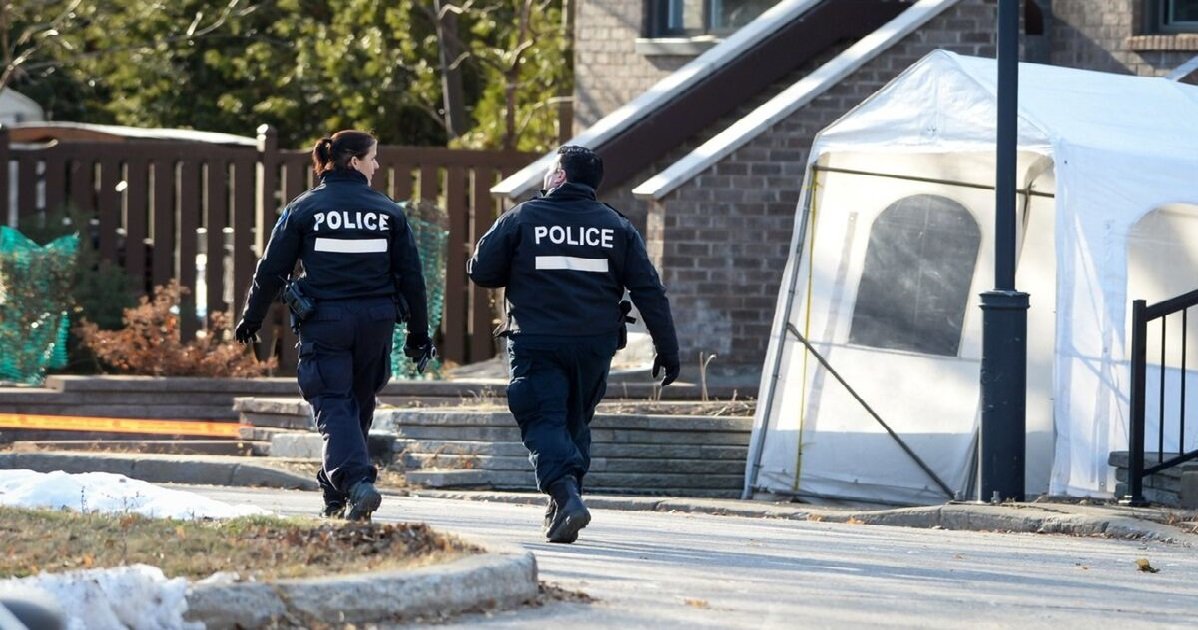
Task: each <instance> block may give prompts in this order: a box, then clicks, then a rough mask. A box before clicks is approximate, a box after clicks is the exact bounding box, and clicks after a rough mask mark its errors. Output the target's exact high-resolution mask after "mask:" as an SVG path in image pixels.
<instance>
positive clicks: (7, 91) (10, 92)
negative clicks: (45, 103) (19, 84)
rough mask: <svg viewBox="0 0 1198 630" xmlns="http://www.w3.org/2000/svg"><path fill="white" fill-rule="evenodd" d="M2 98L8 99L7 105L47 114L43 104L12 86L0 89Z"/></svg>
mask: <svg viewBox="0 0 1198 630" xmlns="http://www.w3.org/2000/svg"><path fill="white" fill-rule="evenodd" d="M0 100H4V101H8V102H9V103H7V104H6V105H12V106H16V107H17V108H20V109H22V110H25V111H34V112H37V113H38V114H39V115H44V114H45V111H44V110H43V109H42V106H41V105H38V104H37V101H35V100H33V99H31V98H29V97H28V96H25V95H24V94H21V93H20V92H18V91H16V90H14V89H12V88H4V89H0Z"/></svg>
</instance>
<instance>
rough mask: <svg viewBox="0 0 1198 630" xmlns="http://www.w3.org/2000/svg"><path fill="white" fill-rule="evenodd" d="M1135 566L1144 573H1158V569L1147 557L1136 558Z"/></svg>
mask: <svg viewBox="0 0 1198 630" xmlns="http://www.w3.org/2000/svg"><path fill="white" fill-rule="evenodd" d="M1136 568H1137V569H1139V570H1140V571H1143V572H1144V573H1159V572H1160V569H1158V568H1156V567H1154V566H1152V565H1151V564H1150V563H1149V562H1148V558H1136Z"/></svg>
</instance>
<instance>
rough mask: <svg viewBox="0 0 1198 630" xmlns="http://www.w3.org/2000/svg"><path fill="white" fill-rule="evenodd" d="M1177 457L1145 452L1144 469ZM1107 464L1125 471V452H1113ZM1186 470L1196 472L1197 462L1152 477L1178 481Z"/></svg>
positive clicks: (1128, 463) (1175, 455) (1193, 461)
mask: <svg viewBox="0 0 1198 630" xmlns="http://www.w3.org/2000/svg"><path fill="white" fill-rule="evenodd" d="M1177 455H1178V454H1177V453H1168V452H1166V453H1163V454H1161V455H1158V454H1157V452H1156V451H1151V452H1147V453H1144V466H1145V467H1146V468H1148V467H1152V466H1155V465H1156V464H1157V463H1158V462H1161V461H1167V460H1170V459H1173V458H1174V457H1177ZM1107 463H1108V464H1110V465H1111V466H1114V467H1115V468H1116V469H1126V468H1128V466H1130V457H1129V456H1128V454H1127V451H1115V452H1113V453H1111V454H1110V456H1108V457H1107ZM1187 470H1198V460H1190V461H1188V462H1183V463H1181V464H1178V465H1177V466H1174V467H1172V468H1166V469H1164V470H1162V471H1160V472H1158V473H1155V475H1153V476H1160V477H1171V478H1174V479H1180V478H1181V475H1182V473H1183V472H1184V471H1187Z"/></svg>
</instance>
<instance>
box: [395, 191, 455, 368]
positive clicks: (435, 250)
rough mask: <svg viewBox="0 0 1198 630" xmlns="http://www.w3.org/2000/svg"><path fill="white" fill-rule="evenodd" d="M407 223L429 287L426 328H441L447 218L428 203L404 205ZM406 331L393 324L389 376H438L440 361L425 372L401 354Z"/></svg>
mask: <svg viewBox="0 0 1198 630" xmlns="http://www.w3.org/2000/svg"><path fill="white" fill-rule="evenodd" d="M404 211H405V212H406V213H407V216H408V225H409V226H411V228H412V234H413V236H415V237H416V247H417V249H419V250H420V265H421V267H423V271H424V285H425V287H426V288H427V290H428V329H429V330H430V331H435V330H437V329H438V328H440V327H441V315H442V312H443V311H444V308H445V266H446V259H447V258H448V254H449V252H448V243H449V229H448V223H449V219H448V216H447V215H446V213H445V211H444V210H442V209H441V208H439V207H437V206H436V205H434V204H432V203H428V202H424V201H422V202H420V203H417V204H404ZM407 338H408V330H407V328H406V327H404V326H402V325H400V326H396V327H395V337H394V339H393V340H392V342H393V343H392V347H391V348H392V349H391V375H392V376H394V377H395V378H399V379H427V378H440V377H441V360H440V359H434V360H433V361H430V362H429V364H428V368H427V369H425V371H424V374H420V373H418V372H417V371H416V365H415V364H413V363H412V362H411V361H410V360H408V358H407V357H405V356H404V355H403V344H404V341H405V340H406V339H407Z"/></svg>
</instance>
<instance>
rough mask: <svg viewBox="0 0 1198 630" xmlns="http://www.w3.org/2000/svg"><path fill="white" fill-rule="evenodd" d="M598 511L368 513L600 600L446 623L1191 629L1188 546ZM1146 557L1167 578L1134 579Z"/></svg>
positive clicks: (1197, 599)
mask: <svg viewBox="0 0 1198 630" xmlns="http://www.w3.org/2000/svg"><path fill="white" fill-rule="evenodd" d="M188 489H190V490H194V491H198V492H201V493H202V494H205V495H208V496H211V497H213V498H217V499H221V500H224V501H232V502H247V503H256V504H258V505H261V506H263V507H265V508H267V509H271V510H275V511H278V512H280V513H284V514H312V513H314V511H315V508H316V505H317V503H318V502H319V497H318V495H317V494H316V493H311V492H309V493H302V492H294V491H283V490H265V489H262V490H259V489H244V488H216V487H199V486H197V487H189V488H188ZM593 512H594V520H593V521H592V524H591V526H590V527H588V528H586V529H585V530H583V532H582V536H581V538H580V539H579V542H578V543H575V544H573V545H552V544H548V543H544V542H541V538H540V520H541V510H540V509H539V508H536V507H530V506H520V505H511V504H503V503H481V502H475V501H461V500H450V499H429V498H409V497H390V496H388V497H386V498H385V499H384V502H383V507H382V509H381V510H380V511H379V512H378V513H377V514H376V515H375V517H376V520H379V521H391V520H400V521H424V522H427V523H429V524H431V525H433V526H435V527H437V528H439V529H442V530H447V531H452V532H457V533H461V534H463V535H465V536H469V537H481V538H487V539H491V540H495V541H503V542H508V543H515V544H519V545H523V546H524V547H525V548H527V549H529V550H531V551H532V552H533V553H534V554H536V557H537V562H538V566H539V568H540V576H541V579H542V580H544V581H547V582H551V583H555V584H557V585H560V586H562V587H565V588H567V589H572V590H581V591H584V592H586V593H587V594H589V595H591V596H592V597H595V598H596V599H597V600H598V601H597V602H596V603H594V604H590V605H585V604H570V603H555V604H552V605H549V606H546V607H544V608H540V609H524V610H519V611H506V612H500V613H496V614H494V615H491V616H483V615H472V616H467V617H461V618H458V619H457V620H455V623H454V624H451V627H456V626H461V627H467V626H469V627H473V626H475V625H478V624H486V625H488V626H495V627H511V628H516V627H527V626H529V625H531V624H540V623H545V624H553V625H557V624H561V625H560V627H562V628H570V629H571V630H573V629H574V628H597V627H653V628H670V627H678V628H681V627H710V628H727V627H741V628H759V627H767V628H796V627H804V628H807V627H846V626H849V625H855V626H868V627H887V626H889V627H916V626H918V627H971V628H972V627H1020V628H1030V627H1035V628H1054V629H1058V630H1059V629H1061V628H1072V627H1082V626H1085V627H1097V628H1115V627H1118V628H1126V627H1140V626H1155V627H1162V626H1166V627H1179V628H1180V627H1191V628H1192V627H1198V550H1196V549H1192V548H1187V547H1183V546H1180V545H1170V544H1164V543H1137V542H1129V541H1119V540H1105V539H1098V538H1072V537H1065V536H1045V535H1036V534H992V533H981V532H956V531H945V530H925V529H908V528H899V527H881V526H865V525H851V524H850V525H844V524H830V523H812V522H801V521H788V520H770V519H749V518H740V517H725V516H708V515H698V514H682V513H668V512H664V513H663V512H618V511H610V510H594V511H593ZM1139 558H1147V559H1148V560H1149V562H1150V563H1151V565H1152V566H1153V567H1155V568H1158V569H1159V570H1160V571H1159V572H1158V573H1146V572H1141V571H1139V570H1138V569H1137V567H1136V560H1137V559H1139ZM546 627H547V628H549V627H553V626H546Z"/></svg>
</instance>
